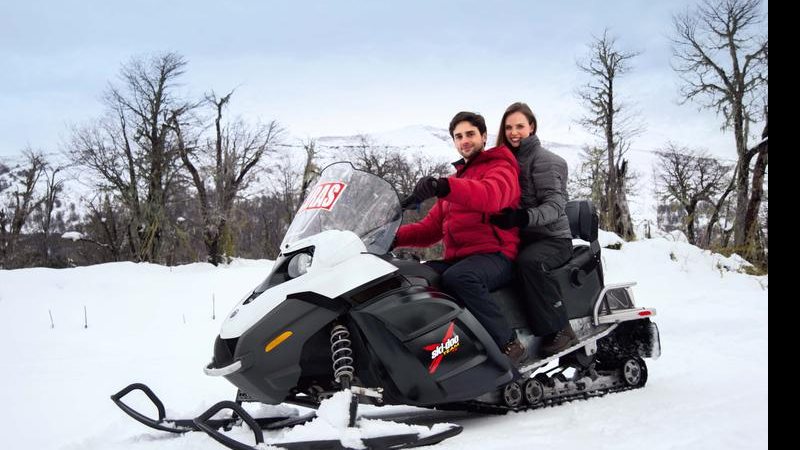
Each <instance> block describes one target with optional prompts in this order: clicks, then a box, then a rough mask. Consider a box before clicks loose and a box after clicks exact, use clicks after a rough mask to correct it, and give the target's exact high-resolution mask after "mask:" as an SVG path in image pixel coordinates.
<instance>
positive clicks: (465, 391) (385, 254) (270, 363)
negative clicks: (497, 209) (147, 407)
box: [112, 162, 661, 449]
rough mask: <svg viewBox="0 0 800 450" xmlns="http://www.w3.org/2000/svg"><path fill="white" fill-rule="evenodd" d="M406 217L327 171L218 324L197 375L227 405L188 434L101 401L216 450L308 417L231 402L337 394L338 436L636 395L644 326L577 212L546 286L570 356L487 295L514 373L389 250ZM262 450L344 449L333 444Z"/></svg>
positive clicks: (648, 352)
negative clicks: (394, 420)
mask: <svg viewBox="0 0 800 450" xmlns="http://www.w3.org/2000/svg"><path fill="white" fill-rule="evenodd" d="M412 206H413V202H411V201H409V199H406V200H405V201H403V202H401V201H400V197H399V196H398V194H397V192H396V191H395V189H394V188H393V187H392V186H391V184H389V183H388V182H387V181H385V180H383V179H382V178H380V177H378V176H375V175H373V174H370V173H367V172H364V171H361V170H357V169H356V168H354V167H353V166H352V164H350V163H348V162H339V163H334V164H331V165H329V166H328V167H326V168H325V170H324V171H323V172H322V174H321V175H320V178H319V180H318V182H317V183H316V185H315V186H314V188H313V189H312V190H311V191H310V194H309V195H308V197H307V198H306V200H305V202H304V203H303V204H302V206H300V208H299V210H298V211H297V214H296V216H295V218H294V220H293V221H292V223H291V225H290V226H289V229H288V230H287V232H286V234H285V236H284V239H283V241H282V243H281V244H280V254H279V256H278V257H277V259H276V260H275V263H274V265H273V267H272V271H271V272H270V274H269V275H268V276H267V277H266V279H265V280H264V281H263V282H262V283H261V284H260V285H258V286H257V287H256V288H255V289H253V290H252V291H251V292H249V293H248V294H247V295H246V296H245V297H244V298H243V299H242V300H241V301H240V302H239V303H238V304H237V305H236V306H235V307H234V308H233V310H232V311H231V312H230V313H229V315H228V316H227V317H226V319H225V320H224V323H223V324H222V327H221V330H220V333H219V335H218V336H217V338H216V342H215V343H214V350H213V358H212V360H211V362H210V363H209V364H208V365H207V366H206V367H205V368H204V371H205V373H206V374H207V375H210V376H221V377H224V378H225V379H227V380H228V381H229V382H231V383H232V384H233V385H235V386H236V387H237V388H238V393H237V398H236V401H225V402H220V403H218V404H216V405H214V406H212V407H211V408H210V409H209V410H208V411H206V412H205V413H204V414H202V415H201V416H199V417H197V418H195V419H192V420H190V419H186V420H173V419H169V418H166V417H165V413H164V407H163V404H162V402H161V401H160V399H159V398H158V397H157V396H156V395H155V393H153V391H152V390H150V389H149V388H148V387H147V386H146V385H143V384H140V383H136V384H132V385H130V386H128V387H126V388H125V389H123V390H121V391H120V392H118V393H117V394H114V395H112V400H113V401H114V402H115V403H116V404H117V405H118V406H119V407H120V408H122V409H123V410H124V411H125V412H126V413H127V414H129V415H130V416H131V417H133V418H135V419H136V420H138V421H140V422H142V423H144V424H145V425H148V426H150V427H152V428H156V429H159V430H163V431H170V432H174V433H183V432H186V431H191V430H203V431H205V432H206V433H208V434H209V435H210V436H211V437H212V438H214V439H216V440H217V441H218V442H220V443H222V444H223V445H225V446H227V447H229V448H232V449H253V448H255V447H252V446H250V445H248V444H245V443H242V442H240V441H237V440H234V439H232V438H230V437H228V436H227V435H225V434H223V433H221V432H220V431H218V430H219V429H220V428H226V429H229V428H230V427H231V426H233V425H234V424H238V423H242V422H244V423H246V424H247V425H248V426H249V427H250V428H251V429H252V430H253V433H254V437H255V441H256V444H260V443H262V442H263V435H262V433H261V429H262V428H263V429H276V428H280V427H287V426H292V425H296V424H299V423H304V422H306V421H308V420H310V419H311V418H313V415H314V413H313V412H312V413H310V414H308V415H306V416H300V417H294V418H271V419H255V418H253V417H251V416H250V414H248V413H247V412H246V411H245V410H244V409H243V408H242V403H243V402H261V403H264V404H271V405H275V404H280V403H283V402H287V403H294V404H298V405H303V406H310V407H312V408H315V407H317V406H319V404H320V403H321V402H322V401H324V400H325V399H326V398H329V397H330V396H332V395H333V394H334V393H336V392H339V391H341V390H343V389H347V390H350V392H351V393H352V396H353V401H352V402H351V403H350V408H349V415H350V417H349V424H350V425H354V424H356V421H357V408H358V404H359V403H362V404H373V405H378V406H381V405H392V404H400V405H413V406H419V407H425V408H433V409H443V410H467V411H477V412H481V413H505V412H507V411H518V410H523V409H529V408H536V407H541V406H545V405H553V404H558V403H561V402H564V401H569V400H573V399H576V398H586V397H591V396H599V395H604V394H606V393H609V392H616V391H622V390H627V389H633V388H638V387H642V386H644V384H645V382H646V381H647V366H646V365H645V362H644V358H657V357H658V356H659V355H660V352H661V349H660V340H659V334H658V327H657V326H656V324H655V322H653V321H651V318H652V317H653V316H654V315H655V313H656V312H655V310H654V309H652V308H642V307H637V306H635V304H634V297H633V292H632V289H631V288H632V286H634V284H635V283H633V282H631V283H624V284H613V285H606V284H604V281H603V269H602V261H601V257H600V245H599V243H598V240H597V237H598V216H597V213H596V211H595V210H594V208H593V206H592V204H591V203H590V202H589V201H571V202H569V203H568V204H567V215H568V217H569V221H570V228H571V230H572V233H573V237H574V238H575V239H576V240H575V241H574V242H577V244H576V245H575V247H574V254H573V257H572V259H571V260H570V261H569V262H567V263H566V264H565V265H563V266H562V267H559V268H557V269H555V270H553V271H551V272H550V274H549V276H552V277H553V278H554V279H555V280H556V281H557V282H558V284H559V286H560V288H561V290H562V292H563V297H564V300H563V301H564V302H565V304H566V309H567V312H568V314H569V318H570V323H571V325H572V327H573V329H574V330H575V332H576V335H577V336H578V338H579V342H578V343H577V344H575V345H573V346H572V347H570V348H567V349H565V350H563V351H561V352H559V353H557V354H554V355H546V356H545V355H542V354H540V351H539V347H540V341H541V337H538V336H535V335H533V334H532V333H531V332H530V327H529V325H528V319H527V310H526V304H527V302H526V299H524V298H520V297H519V296H518V295H517V294H516V292H515V290H514V288H513V286H509V287H506V288H504V289H501V290H499V291H496V292H494V293H493V294H492V295H493V297H494V299H495V301H498V302H499V303H500V304H501V305H502V308H503V311H504V313H505V314H506V316H507V318H508V319H509V322H510V323H511V324H512V326H513V328H514V329H515V332H516V335H517V337H518V338H519V339H520V340H521V341H522V343H523V344H524V345H525V347H526V349H527V358H526V359H524V360H523V361H522V362H520V363H519V365H517V366H514V365H513V364H512V363H511V362H510V360H509V359H508V357H506V355H504V354H503V353H502V352H501V350H500V349H499V348H498V346H497V345H496V344H495V343H494V341H493V340H492V338H491V337H490V336H489V334H488V333H487V331H486V330H485V329H484V328H483V326H482V325H481V324H480V323H479V322H478V321H477V320H476V319H475V317H474V316H473V315H472V314H471V313H470V312H469V311H468V310H467V309H466V308H465V307H464V306H462V305H461V304H459V302H458V301H457V300H456V299H455V298H453V297H451V296H449V295H448V294H447V293H445V292H443V291H442V290H441V289H440V288H439V275H438V274H437V273H436V272H435V271H433V270H432V269H431V268H430V267H428V266H426V265H424V264H422V263H421V262H420V261H419V260H418V259H416V258H413V257H401V256H402V255H401V256H398V255H397V254H395V253H393V252H391V251H390V248H391V246H392V242H393V240H394V237H395V233H396V232H397V229H398V228H399V226H400V223H401V221H402V218H403V211H404V209H407V208H410V207H412ZM135 390H139V391H142V392H144V393H145V394H146V395H147V397H149V398H150V400H151V401H152V402H153V403H154V404H155V405H156V408H157V410H158V418H151V417H147V416H145V415H144V414H142V413H140V412H138V411H137V410H135V409H133V408H131V407H130V406H128V405H127V404H126V403H125V402H123V401H122V398H123V397H124V396H125V395H127V394H128V393H130V392H132V391H135ZM226 409H230V410H231V411H232V413H231V414H230V416H229V417H227V418H222V419H214V418H213V417H215V416H218V415H219V414H218V413H220V412H221V411H222V410H226ZM460 431H461V427H460V426H458V425H451V426H449V427H445V429H444V430H440V431H439V432H437V433H433V434H430V435H427V436H424V437H422V436H419V435H414V434H411V435H395V436H382V437H380V438H372V440H369V439H364V445H365V446H366V447H367V448H408V447H417V446H422V445H430V444H435V443H438V442H440V441H442V440H444V439H447V438H449V437H451V436H454V435H456V434H458V433H459V432H460ZM270 445H275V446H279V447H284V448H344V447H343V446H342V445H341V444H340V443H339V442H338V441H325V442H321V441H310V442H292V443H270Z"/></svg>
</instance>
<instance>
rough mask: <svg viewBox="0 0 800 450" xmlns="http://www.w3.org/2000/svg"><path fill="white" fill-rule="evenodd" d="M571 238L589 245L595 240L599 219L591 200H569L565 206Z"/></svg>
mask: <svg viewBox="0 0 800 450" xmlns="http://www.w3.org/2000/svg"><path fill="white" fill-rule="evenodd" d="M566 213H567V218H568V219H569V229H570V231H571V232H572V237H573V238H575V239H583V240H584V241H587V242H589V243H591V242H594V241H596V240H597V230H598V228H599V225H600V224H599V222H600V219H599V217H598V215H597V209H595V207H594V205H593V204H592V201H591V200H571V201H569V202H567V206H566Z"/></svg>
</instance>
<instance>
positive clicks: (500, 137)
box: [496, 102, 538, 148]
mask: <svg viewBox="0 0 800 450" xmlns="http://www.w3.org/2000/svg"><path fill="white" fill-rule="evenodd" d="M515 112H520V113H522V114H524V115H525V117H527V118H528V123H529V124H530V126H531V128H532V129H533V132H532V133H531V134H536V129H537V128H538V127H537V125H536V116H534V115H533V111H531V107H530V106H528V104H527V103H522V102H516V103H512V104H511V106H509V107H508V108H506V112H504V113H503V118H502V119H500V131H498V132H497V144H496V145H497V146H498V147H499V146H501V145H505V146H506V147H508V148H511V145H509V143H508V140H507V139H506V118H507V117H508V116H509V115H511V114H514V113H515Z"/></svg>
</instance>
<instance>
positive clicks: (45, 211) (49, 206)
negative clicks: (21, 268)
mask: <svg viewBox="0 0 800 450" xmlns="http://www.w3.org/2000/svg"><path fill="white" fill-rule="evenodd" d="M64 169H65V167H64V166H52V165H50V164H46V165H45V167H44V170H43V173H42V175H43V176H44V182H45V186H44V196H43V198H42V203H41V208H40V209H41V214H40V216H39V226H40V227H41V229H42V259H43V260H44V263H45V264H46V265H47V266H50V265H51V259H52V253H51V248H50V245H51V242H50V233H51V231H52V225H53V213H54V211H55V209H56V208H57V207H58V206H60V203H61V200H60V196H61V193H62V192H63V191H64V179H63V178H61V176H60V175H59V173H62V172H63V171H64Z"/></svg>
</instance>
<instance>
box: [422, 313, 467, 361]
mask: <svg viewBox="0 0 800 450" xmlns="http://www.w3.org/2000/svg"><path fill="white" fill-rule="evenodd" d="M455 325H456V324H455V322H450V326H449V327H448V328H447V332H446V333H445V334H444V337H443V338H442V342H441V343H439V344H431V345H426V346H425V347H422V348H423V349H425V350H427V351H429V352H431V359H432V360H433V362H431V365H430V366H428V373H434V372H436V369H438V368H439V363H441V362H442V358H444V356H445V355H448V354H450V353H453V352H455V351H456V350H458V344H459V337H458V335H457V334H455V333H454V332H453V329H454V328H455Z"/></svg>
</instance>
